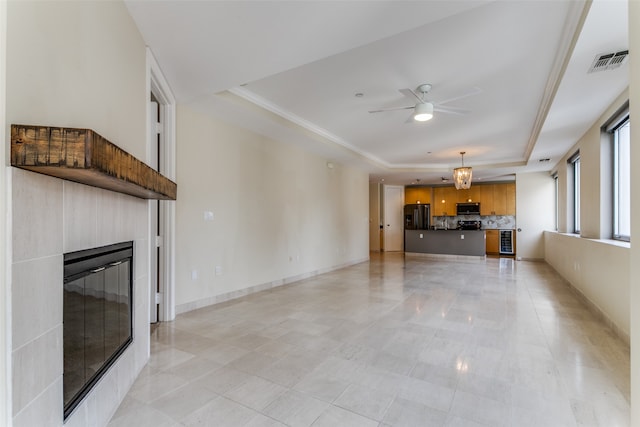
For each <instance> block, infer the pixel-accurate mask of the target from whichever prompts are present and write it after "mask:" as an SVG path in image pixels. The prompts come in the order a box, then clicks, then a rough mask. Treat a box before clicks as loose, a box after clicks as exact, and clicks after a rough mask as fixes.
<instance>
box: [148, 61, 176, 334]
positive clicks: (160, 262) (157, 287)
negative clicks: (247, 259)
mask: <svg viewBox="0 0 640 427" xmlns="http://www.w3.org/2000/svg"><path fill="white" fill-rule="evenodd" d="M147 67H148V70H149V78H148V84H149V86H148V92H147V93H148V94H149V98H148V114H147V117H148V121H147V123H148V132H147V135H148V141H147V163H148V164H149V166H151V167H152V168H153V169H155V170H157V171H158V172H160V173H161V174H162V175H164V176H166V177H167V178H169V179H171V180H172V181H175V170H176V167H175V98H174V97H173V94H172V93H171V90H170V89H169V85H168V84H167V82H166V80H165V79H164V76H163V75H162V72H161V71H160V67H159V66H158V64H157V62H156V61H155V58H154V57H153V54H152V53H151V51H150V50H149V49H147ZM174 235H175V202H174V201H167V200H161V201H158V200H151V201H149V232H148V236H149V239H148V248H149V252H148V253H149V323H150V324H151V325H154V324H156V323H157V322H165V321H170V320H173V319H174V318H175V297H174V295H175V273H174V265H175V255H174V253H175V250H174V242H175V238H174Z"/></svg>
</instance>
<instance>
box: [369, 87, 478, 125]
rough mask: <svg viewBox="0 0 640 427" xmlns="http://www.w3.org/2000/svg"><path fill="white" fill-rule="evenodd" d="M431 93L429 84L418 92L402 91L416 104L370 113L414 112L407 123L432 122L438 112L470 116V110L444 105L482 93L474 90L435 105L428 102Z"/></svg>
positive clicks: (417, 90) (417, 89)
mask: <svg viewBox="0 0 640 427" xmlns="http://www.w3.org/2000/svg"><path fill="white" fill-rule="evenodd" d="M430 91H431V85H430V84H428V83H425V84H421V85H420V86H418V87H417V88H416V90H415V91H414V90H411V89H400V90H399V92H400V93H401V94H403V95H404V96H406V97H407V98H409V99H410V100H411V101H412V102H415V101H417V103H416V104H414V105H410V106H407V107H395V108H383V109H379V110H371V111H369V112H370V113H382V112H386V111H397V110H411V109H412V110H413V114H412V115H411V116H409V118H408V119H407V121H406V122H405V123H410V122H413V121H418V122H426V121H427V120H431V119H432V118H433V112H434V111H438V112H441V113H448V114H458V115H465V114H469V113H470V111H469V110H463V109H462V108H455V107H447V106H445V105H443V104H447V103H449V102H453V101H457V100H459V99H463V98H467V97H469V96H473V95H477V94H479V93H481V92H482V90H481V89H479V88H477V87H476V88H473V89H472V90H471V91H469V92H467V93H465V94H462V95H458V96H455V97H453V98H449V99H445V100H443V101H440V102H437V103H434V102H430V101H427V94H428V93H429V92H430Z"/></svg>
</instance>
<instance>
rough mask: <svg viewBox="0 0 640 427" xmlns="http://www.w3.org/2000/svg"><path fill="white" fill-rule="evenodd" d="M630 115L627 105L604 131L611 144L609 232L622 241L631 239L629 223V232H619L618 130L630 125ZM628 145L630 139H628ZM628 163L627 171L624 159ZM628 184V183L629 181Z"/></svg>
mask: <svg viewBox="0 0 640 427" xmlns="http://www.w3.org/2000/svg"><path fill="white" fill-rule="evenodd" d="M630 124H631V122H630V117H629V107H628V106H627V107H626V108H624V109H623V111H622V112H620V113H618V114H617V115H616V116H615V117H614V118H613V119H612V120H611V121H610V124H609V125H608V126H607V127H606V131H607V132H608V133H609V134H611V145H612V154H613V155H612V163H613V164H612V178H613V179H612V187H613V188H612V193H613V200H612V206H611V209H612V224H611V234H612V239H614V240H620V241H623V242H630V241H631V230H630V227H631V224H630V223H629V224H628V226H629V234H628V235H627V234H623V233H621V232H620V140H619V131H620V130H621V129H622V128H624V127H625V126H630ZM628 143H629V145H630V144H631V141H630V140H629V141H628ZM629 148H630V147H629ZM626 160H627V162H629V163H628V171H629V172H630V169H631V163H630V162H631V159H630V158H627V159H626ZM629 185H630V183H629ZM628 199H629V200H627V204H628V206H629V210H630V205H631V203H630V202H631V200H630V195H629V197H628ZM629 221H630V212H629Z"/></svg>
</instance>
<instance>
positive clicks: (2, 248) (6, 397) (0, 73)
mask: <svg viewBox="0 0 640 427" xmlns="http://www.w3.org/2000/svg"><path fill="white" fill-rule="evenodd" d="M6 36H7V2H0V135H6V133H5V132H6V131H5V129H6V125H5V106H6V97H5V89H6V70H7V69H6V65H7V61H6V59H7V56H6V53H7V49H6V48H7V37H6ZM7 149H8V147H7V145H6V144H5V147H3V148H2V149H0V301H2V303H0V425H4V424H6V425H9V422H10V419H11V411H10V408H9V407H10V395H11V390H10V387H9V386H10V381H9V376H8V373H9V365H8V361H9V360H10V359H11V353H10V352H9V345H8V339H9V337H10V336H11V335H10V332H11V331H10V327H11V321H10V318H9V313H10V312H11V311H10V307H9V304H8V303H7V302H8V301H9V296H10V294H9V286H8V283H9V278H10V270H9V268H7V267H8V264H9V263H8V256H7V254H8V251H9V250H10V248H9V239H8V236H9V235H10V230H9V222H8V219H7V194H8V190H9V184H8V182H7V176H8V169H7V168H6V166H5V165H6V162H7V159H8V157H7Z"/></svg>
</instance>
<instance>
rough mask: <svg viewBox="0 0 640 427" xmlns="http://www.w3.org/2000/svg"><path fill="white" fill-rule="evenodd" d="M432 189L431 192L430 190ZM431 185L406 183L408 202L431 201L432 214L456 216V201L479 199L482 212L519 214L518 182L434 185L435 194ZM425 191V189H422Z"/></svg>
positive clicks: (487, 213)
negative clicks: (459, 187) (465, 187)
mask: <svg viewBox="0 0 640 427" xmlns="http://www.w3.org/2000/svg"><path fill="white" fill-rule="evenodd" d="M425 189H428V192H426V191H427V190H425ZM431 190H432V189H431V188H430V187H406V189H405V203H416V202H417V201H418V200H420V203H430V204H431V215H433V216H443V215H448V216H454V215H455V214H456V203H466V202H469V201H471V202H473V203H476V202H479V203H480V215H483V216H488V215H515V214H516V184H515V183H513V182H510V183H506V184H482V185H472V186H471V188H470V189H468V190H456V188H455V187H453V186H451V187H434V188H433V198H432V197H431ZM420 191H422V192H420Z"/></svg>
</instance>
